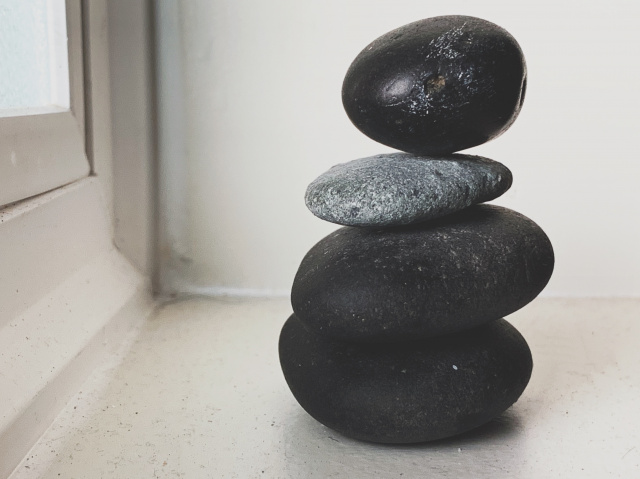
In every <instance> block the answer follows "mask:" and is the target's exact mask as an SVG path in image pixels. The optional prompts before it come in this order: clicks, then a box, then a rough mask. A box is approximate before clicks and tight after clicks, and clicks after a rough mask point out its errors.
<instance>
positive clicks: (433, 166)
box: [305, 153, 512, 226]
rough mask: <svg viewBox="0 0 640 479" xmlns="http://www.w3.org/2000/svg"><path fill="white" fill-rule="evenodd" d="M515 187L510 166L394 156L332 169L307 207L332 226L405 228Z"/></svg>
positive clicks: (463, 158)
mask: <svg viewBox="0 0 640 479" xmlns="http://www.w3.org/2000/svg"><path fill="white" fill-rule="evenodd" d="M511 182H512V176H511V172H510V171H509V169H508V168H507V167H506V166H504V165H503V164H501V163H498V162H497V161H492V160H489V159H487V158H482V157H480V156H471V155H451V156H448V157H426V156H415V155H411V154H409V153H390V154H383V155H376V156H372V157H369V158H361V159H359V160H354V161H350V162H348V163H343V164H340V165H337V166H334V167H333V168H331V169H330V170H329V171H327V172H326V173H323V174H322V175H320V176H319V177H318V178H317V179H315V180H314V181H313V182H312V183H311V184H310V185H309V187H308V188H307V192H306V195H305V202H306V204H307V207H308V208H309V209H310V210H311V212H312V213H313V214H314V215H316V216H317V217H318V218H321V219H323V220H326V221H330V222H332V223H337V224H341V225H347V226H393V225H406V224H410V223H417V222H421V221H426V220H430V219H434V218H438V217H441V216H445V215H448V214H451V213H454V212H456V211H459V210H461V209H463V208H467V207H469V206H471V205H474V204H476V203H482V202H485V201H490V200H493V199H495V198H497V197H498V196H500V195H502V194H503V193H504V192H505V191H507V190H508V189H509V187H510V186H511Z"/></svg>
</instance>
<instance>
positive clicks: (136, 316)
mask: <svg viewBox="0 0 640 479" xmlns="http://www.w3.org/2000/svg"><path fill="white" fill-rule="evenodd" d="M68 2H69V5H70V6H71V8H70V9H69V11H70V12H72V16H73V18H74V19H75V20H74V22H76V23H75V25H76V26H77V27H81V28H80V33H81V34H82V36H83V37H84V38H83V41H82V42H81V43H78V45H77V46H78V48H81V47H83V50H82V51H81V52H80V55H79V56H78V58H79V59H80V61H81V62H82V61H83V60H84V66H83V67H82V68H81V69H80V70H79V71H78V73H77V74H78V75H79V76H73V75H72V84H73V85H75V87H72V91H75V90H74V88H76V89H79V90H78V91H80V92H83V90H84V92H83V93H82V94H81V96H80V97H79V98H78V97H76V99H75V100H72V107H71V112H70V113H69V112H67V113H61V114H59V113H54V114H51V115H53V116H48V117H47V119H46V120H42V121H43V123H42V124H41V125H40V126H39V127H38V128H40V129H38V130H34V129H33V128H35V127H33V126H28V125H27V126H25V127H24V129H21V128H20V123H19V122H20V121H23V120H21V119H19V120H16V119H15V118H10V119H9V120H11V122H12V125H11V128H13V130H11V131H13V132H14V136H17V137H19V138H22V139H24V140H25V141H27V142H29V141H32V140H34V138H35V137H34V135H35V134H36V133H35V132H36V131H37V132H40V133H38V135H40V134H42V135H43V136H41V137H38V138H39V140H38V141H44V140H43V138H45V137H46V135H48V137H47V138H49V140H50V141H51V145H52V148H57V146H56V145H58V146H60V148H61V149H60V150H58V153H56V155H59V159H60V165H59V169H58V167H56V168H54V170H55V171H52V172H51V176H52V177H56V175H59V174H60V175H59V176H57V177H56V178H55V181H50V182H47V181H49V179H48V178H47V179H46V180H47V181H45V178H44V177H45V176H49V175H48V174H44V173H43V181H42V182H40V183H39V186H38V188H36V189H33V190H29V191H27V192H25V191H20V192H18V189H16V190H15V192H14V193H12V195H9V196H2V198H3V202H11V203H12V204H10V205H8V206H5V207H4V208H1V209H0V248H1V250H2V255H0V275H1V276H0V278H1V279H0V451H1V452H0V478H5V477H7V476H9V475H10V474H11V471H12V470H13V469H14V468H15V466H16V465H17V464H18V463H19V462H20V460H21V459H22V458H23V457H24V456H25V455H26V454H27V453H28V451H29V449H30V448H31V447H32V445H33V444H35V442H36V440H37V439H38V438H39V437H40V435H41V434H42V433H43V432H44V431H45V430H46V429H47V428H48V427H49V425H50V424H51V422H52V421H53V419H54V418H55V416H56V415H57V414H58V412H59V411H60V410H61V408H62V407H63V406H64V405H65V403H66V402H67V401H68V399H69V398H70V397H72V395H73V394H74V393H76V392H77V391H78V389H79V388H80V386H81V385H82V383H83V381H84V380H85V378H86V377H87V376H88V374H89V373H90V372H91V371H92V370H93V369H94V368H95V367H96V366H97V365H99V364H100V363H101V362H102V361H103V360H104V359H105V358H106V357H107V356H108V355H110V354H112V353H113V351H114V350H116V349H117V348H118V347H119V346H120V344H121V342H122V340H123V338H125V337H127V335H129V334H131V332H132V331H134V330H135V328H136V327H137V326H138V325H139V324H140V323H141V322H142V321H143V320H144V319H145V318H146V317H147V316H148V314H150V312H151V311H152V308H153V306H154V303H153V300H152V296H151V281H150V271H151V266H150V265H152V263H153V262H152V255H153V240H152V238H153V224H154V222H153V204H154V200H153V196H154V193H153V166H152V165H153V134H152V132H153V115H152V108H151V105H152V97H153V96H152V90H153V84H152V82H150V78H151V65H152V62H151V50H152V48H151V29H150V26H149V25H150V21H149V19H150V2H149V1H146V0H145V1H136V2H129V1H126V2H125V1H117V0H113V1H110V0H82V2H81V1H80V0H68ZM73 28H76V27H72V29H71V30H70V35H72V30H73ZM73 31H75V30H73ZM115 34H117V35H118V38H117V39H114V38H113V36H114V35H115ZM72 43H73V42H72ZM114 45H115V46H116V48H115V49H113V50H111V51H110V48H111V47H113V46H114ZM74 48H75V47H72V48H71V52H70V55H71V56H73V55H75V54H76V53H77V52H76V53H74V51H73V49H74ZM132 58H133V59H136V58H137V59H142V60H143V61H142V64H140V62H135V63H131V61H130V60H131V59H132ZM136 75H138V76H140V79H139V80H138V81H137V82H134V83H132V82H131V80H130V78H131V77H132V76H136ZM125 91H126V92H127V94H126V95H125V94H124V93H123V92H125ZM82 95H84V100H85V101H84V102H81V100H82ZM72 97H73V95H72ZM124 104H128V106H127V108H123V107H122V105H124ZM81 105H82V106H81ZM85 107H86V112H85ZM85 114H86V116H85ZM49 118H56V122H55V124H47V121H49ZM36 121H41V120H36ZM65 122H66V123H65ZM67 123H73V124H75V127H76V133H77V134H78V135H80V138H81V141H75V140H77V138H76V139H75V140H71V139H70V138H66V139H64V138H63V137H64V132H63V131H62V129H63V128H64V124H67ZM125 124H126V125H127V128H122V127H121V125H125ZM4 125H5V124H4V123H0V129H1V130H4V131H7V130H6V129H5V127H4ZM85 125H86V147H85V134H84V132H83V131H84V130H85ZM118 125H120V126H118ZM7 128H9V127H7ZM49 140H47V141H49ZM1 143H2V141H0V144H1ZM1 148H3V147H2V146H0V152H1V153H0V154H3V155H4V154H6V153H7V152H6V151H4V150H1ZM65 148H66V150H65ZM85 152H86V155H85ZM9 153H10V152H9ZM24 154H25V155H27V158H29V159H30V160H29V161H31V160H33V159H34V158H35V160H36V164H37V158H38V156H37V155H38V153H37V152H36V151H35V150H29V149H27V150H24ZM67 154H68V155H72V156H73V155H78V156H81V157H82V161H83V162H84V166H83V167H82V168H79V167H73V168H71V170H65V169H66V166H64V165H63V163H64V164H65V165H66V163H65V162H66V160H67V159H68V158H70V157H67V156H66V155H67ZM87 156H88V157H89V159H90V163H91V165H92V167H91V170H90V169H89V162H88V161H87V159H86V157H87ZM25 161H27V160H25ZM71 163H73V161H71ZM126 165H129V166H126ZM59 170H65V171H66V173H64V174H61V173H60V171H59ZM71 171H72V172H71ZM90 171H91V175H90V176H88V174H89V172H90ZM29 172H30V170H29V168H26V167H25V171H24V175H27V176H25V177H24V178H25V181H26V180H29V179H30V178H31V177H30V175H29ZM1 174H4V173H1ZM21 178H23V177H20V176H14V177H12V178H11V179H8V178H2V180H6V181H7V183H8V184H12V185H13V183H14V182H20V181H22V180H21ZM78 178H79V179H78ZM60 184H65V186H63V187H58V186H60ZM43 191H44V192H43ZM3 193H4V192H3ZM16 195H17V196H16ZM25 195H26V196H28V198H27V199H23V200H21V201H18V202H15V203H13V201H14V200H15V199H16V198H20V197H24V196H25ZM34 195H35V196H34ZM116 198H117V200H116ZM125 215H126V218H127V219H126V221H124V223H126V225H127V226H126V227H124V228H123V227H121V226H118V225H119V224H121V223H122V222H121V221H120V219H121V218H123V217H124V216H125ZM133 225H137V227H133ZM116 232H117V233H116ZM116 236H118V240H117V241H114V238H115V237H116ZM116 243H119V244H120V245H123V247H121V248H118V247H117V246H116Z"/></svg>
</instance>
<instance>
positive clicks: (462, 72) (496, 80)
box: [342, 16, 526, 155]
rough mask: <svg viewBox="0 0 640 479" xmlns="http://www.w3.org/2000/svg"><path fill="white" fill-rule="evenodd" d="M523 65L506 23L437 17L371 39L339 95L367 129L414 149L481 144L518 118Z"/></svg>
mask: <svg viewBox="0 0 640 479" xmlns="http://www.w3.org/2000/svg"><path fill="white" fill-rule="evenodd" d="M525 89H526V66H525V61H524V56H523V54H522V51H521V49H520V47H519V45H518V43H517V42H516V40H515V39H514V38H513V37H512V36H511V35H510V34H509V33H508V32H507V31H506V30H504V29H503V28H501V27H499V26H497V25H495V24H493V23H490V22H487V21H485V20H482V19H479V18H474V17H466V16H444V17H434V18H428V19H425V20H420V21H417V22H414V23H410V24H408V25H405V26H403V27H400V28H398V29H396V30H393V31H391V32H389V33H387V34H385V35H383V36H381V37H380V38H378V39H377V40H375V41H373V42H372V43H371V44H370V45H369V46H367V47H366V48H365V49H364V50H363V51H362V52H361V53H360V54H359V55H358V56H357V57H356V59H355V60H354V61H353V63H352V65H351V66H350V67H349V70H348V72H347V74H346V77H345V79H344V84H343V88H342V102H343V104H344V108H345V110H346V112H347V115H348V116H349V118H350V119H351V121H352V122H353V123H354V125H355V126H356V127H357V128H358V129H360V130H361V131H362V132H363V133H364V134H365V135H367V136H369V137H370V138H372V139H373V140H375V141H378V142H380V143H383V144H385V145H388V146H391V147H393V148H397V149H399V150H403V151H408V152H411V153H416V154H433V155H440V154H448V153H453V152H455V151H459V150H463V149H466V148H470V147H472V146H475V145H479V144H482V143H484V142H486V141H488V140H490V139H492V138H495V137H497V136H498V135H500V134H502V133H503V132H504V131H505V130H507V129H508V128H509V126H511V124H512V123H513V122H514V121H515V119H516V117H517V116H518V113H519V112H520V109H521V107H522V102H523V101H524V93H525Z"/></svg>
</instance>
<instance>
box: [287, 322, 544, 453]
mask: <svg viewBox="0 0 640 479" xmlns="http://www.w3.org/2000/svg"><path fill="white" fill-rule="evenodd" d="M279 350H280V364H281V366H282V371H283V372H284V377H285V379H286V381H287V383H288V385H289V388H290V389H291V392H292V393H293V395H294V396H295V398H296V400H297V401H298V402H299V403H300V405H301V406H302V407H303V408H304V409H305V410H306V411H307V412H308V413H309V414H310V415H311V416H312V417H314V418H315V419H316V420H318V421H319V422H321V423H322V424H324V425H325V426H327V427H330V428H332V429H335V430H336V431H338V432H340V433H342V434H344V435H345V436H349V437H352V438H355V439H360V440H364V441H372V442H382V443H415V442H425V441H432V440H435V439H441V438H445V437H449V436H453V435H456V434H460V433H463V432H465V431H468V430H470V429H473V428H475V427H477V426H480V425H482V424H484V423H486V422H488V421H490V420H491V419H493V418H495V417H496V416H498V415H499V414H501V413H502V412H503V411H505V410H506V409H507V408H508V407H509V406H511V405H512V404H513V403H514V402H516V400H517V399H518V398H519V397H520V395H521V394H522V392H523V391H524V389H525V387H526V386H527V383H528V382H529V378H530V376H531V369H532V366H533V363H532V359H531V351H530V350H529V347H528V345H527V343H526V341H525V340H524V339H523V337H522V336H521V335H520V333H519V332H518V331H517V330H516V329H515V328H514V327H513V326H511V325H510V324H509V323H508V322H506V321H505V320H503V319H497V320H493V321H491V322H489V323H487V324H485V325H483V326H480V327H479V328H476V329H473V330H470V331H467V332H464V333H457V334H453V335H449V336H444V337H440V338H433V339H430V340H423V341H414V342H409V343H401V344H376V345H371V344H354V343H345V342H339V341H332V340H328V339H326V338H323V337H322V336H319V335H317V334H314V333H312V332H310V331H309V330H308V329H307V328H305V327H304V325H303V324H302V322H301V321H300V320H299V319H298V318H296V316H295V315H293V316H291V317H290V318H289V319H288V320H287V322H286V323H285V325H284V327H283V328H282V332H281V334H280V345H279Z"/></svg>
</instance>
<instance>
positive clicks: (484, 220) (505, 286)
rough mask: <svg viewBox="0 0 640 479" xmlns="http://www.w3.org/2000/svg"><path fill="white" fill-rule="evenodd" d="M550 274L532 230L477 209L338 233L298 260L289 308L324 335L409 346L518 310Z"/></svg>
mask: <svg viewBox="0 0 640 479" xmlns="http://www.w3.org/2000/svg"><path fill="white" fill-rule="evenodd" d="M553 264H554V256H553V249H552V247H551V243H550V242H549V239H548V238H547V236H546V235H545V233H544V232H543V231H542V230H541V229H540V227H538V225H536V224H535V223H534V222H533V221H531V220H530V219H528V218H526V217H525V216H523V215H521V214H519V213H517V212H515V211H512V210H509V209H507V208H501V207H498V206H491V205H476V206H472V207H470V208H467V209H466V210H463V211H461V212H459V213H456V214H453V215H449V216H445V217H444V218H440V219H438V220H433V221H429V222H424V223H419V224H417V225H412V226H404V227H396V228H387V229H373V228H355V227H348V226H347V227H343V228H340V229H338V230H337V231H335V232H333V233H331V234H330V235H328V236H327V237H325V238H324V239H322V240H321V241H320V242H318V243H317V244H316V245H315V246H314V247H313V248H311V250H310V251H309V252H308V253H307V255H306V256H305V257H304V259H303V260H302V263H301V264H300V267H299V269H298V272H297V274H296V276H295V279H294V282H293V288H292V291H291V303H292V305H293V310H294V312H295V313H296V315H297V316H298V317H299V318H300V319H301V320H302V321H304V322H305V323H306V324H307V325H308V326H309V327H310V328H312V329H313V330H315V331H316V332H318V333H321V334H323V335H327V336H330V337H334V338H337V339H342V340H351V341H370V342H386V341H403V340H413V339H418V338H424V337H429V336H436V335H440V334H446V333H451V332H455V331H458V330H462V329H466V328H471V327H474V326H477V325H479V324H482V323H484V322H486V321H489V320H492V319H496V318H500V317H503V316H505V315H507V314H510V313H512V312H514V311H516V310H518V309H520V308H521V307H523V306H524V305H526V304H527V303H529V302H530V301H531V300H533V299H534V298H535V297H536V296H537V295H538V294H539V293H540V291H542V289H543V288H544V287H545V285H546V284H547V282H548V281H549V278H550V276H551V273H552V271H553Z"/></svg>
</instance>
